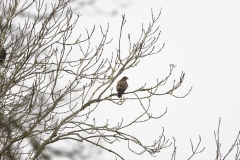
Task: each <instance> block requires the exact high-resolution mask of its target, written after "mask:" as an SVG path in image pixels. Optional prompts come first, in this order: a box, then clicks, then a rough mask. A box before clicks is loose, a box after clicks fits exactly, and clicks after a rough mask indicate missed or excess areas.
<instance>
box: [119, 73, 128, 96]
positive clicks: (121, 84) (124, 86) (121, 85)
mask: <svg viewBox="0 0 240 160" xmlns="http://www.w3.org/2000/svg"><path fill="white" fill-rule="evenodd" d="M127 79H128V77H123V78H122V79H121V80H120V81H118V83H117V87H116V89H117V91H118V98H121V97H122V94H123V93H124V91H125V90H126V89H127V87H128V83H127Z"/></svg>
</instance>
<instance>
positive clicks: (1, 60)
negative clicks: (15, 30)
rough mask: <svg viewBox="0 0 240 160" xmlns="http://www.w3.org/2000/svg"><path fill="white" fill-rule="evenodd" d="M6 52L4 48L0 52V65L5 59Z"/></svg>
mask: <svg viewBox="0 0 240 160" xmlns="http://www.w3.org/2000/svg"><path fill="white" fill-rule="evenodd" d="M6 55H7V53H6V50H5V49H4V48H2V49H1V52H0V64H2V63H3V62H4V60H5V58H6Z"/></svg>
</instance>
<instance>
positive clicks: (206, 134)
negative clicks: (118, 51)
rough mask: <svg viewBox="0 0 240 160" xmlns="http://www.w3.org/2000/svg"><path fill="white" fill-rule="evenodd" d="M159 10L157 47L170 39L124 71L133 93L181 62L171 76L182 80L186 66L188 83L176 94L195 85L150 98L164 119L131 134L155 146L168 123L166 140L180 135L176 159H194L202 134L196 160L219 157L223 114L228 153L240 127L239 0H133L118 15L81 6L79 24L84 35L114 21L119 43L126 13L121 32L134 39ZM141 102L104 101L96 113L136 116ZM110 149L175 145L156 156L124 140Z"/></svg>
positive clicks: (127, 153)
mask: <svg viewBox="0 0 240 160" xmlns="http://www.w3.org/2000/svg"><path fill="white" fill-rule="evenodd" d="M98 5H99V6H98V7H100V8H103V9H105V10H108V9H109V8H111V9H112V6H110V5H112V3H110V1H104V2H103V0H102V1H100V0H99V1H98ZM113 7H114V6H113ZM161 7H162V14H161V18H160V21H159V22H158V24H159V25H160V29H161V31H162V34H161V36H160V40H159V42H158V44H159V47H160V46H161V45H162V43H166V46H165V47H164V49H163V51H162V52H161V53H160V54H158V55H156V56H152V57H149V58H146V59H145V60H143V61H142V62H141V64H140V65H139V66H138V67H136V68H134V69H132V70H128V71H127V72H125V73H124V76H128V77H129V81H128V83H129V88H128V90H129V91H130V90H133V89H136V88H138V87H140V86H142V85H143V84H144V83H147V85H151V84H153V83H154V82H156V79H157V78H159V79H161V78H164V77H165V75H166V74H167V73H168V71H169V64H175V65H177V67H176V69H175V71H174V74H173V75H172V80H173V79H176V80H178V79H179V76H180V74H181V71H184V72H185V73H186V76H185V80H184V83H183V86H182V87H180V89H179V91H178V92H177V93H179V95H181V93H186V92H187V91H188V89H190V87H191V86H192V87H193V90H192V92H191V94H190V95H189V96H188V97H186V98H184V99H175V98H174V97H170V96H163V97H155V98H153V99H152V113H153V114H154V115H159V114H161V113H162V112H163V111H164V110H165V108H166V107H168V113H167V114H166V115H165V116H164V117H163V118H161V119H159V120H152V121H150V122H148V123H146V124H143V125H136V126H134V127H133V128H132V129H130V130H129V132H131V133H134V134H135V135H137V137H138V138H139V139H141V140H143V142H144V143H145V144H146V145H148V144H149V145H150V144H151V143H152V142H153V141H154V140H155V139H157V138H158V135H159V134H161V131H162V127H164V129H165V135H166V136H167V138H169V139H171V137H172V136H173V137H175V138H176V140H177V141H176V142H177V159H181V160H182V159H187V158H188V157H189V156H190V151H191V146H190V141H189V139H192V140H193V143H194V144H195V145H196V144H197V142H198V136H199V135H201V137H202V143H201V146H200V148H202V147H206V148H205V151H204V152H203V153H201V154H199V155H196V156H195V157H194V158H193V159H194V160H202V159H215V153H216V146H215V142H214V130H216V129H217V126H218V120H219V117H222V123H221V130H220V131H221V132H220V138H221V139H220V140H222V141H221V142H222V145H223V146H222V147H223V155H225V154H226V151H227V150H226V149H227V148H230V146H231V144H232V143H233V141H234V139H235V137H236V135H237V132H238V130H239V129H240V115H239V114H240V102H239V100H240V98H239V96H240V84H239V83H240V64H239V61H240V1H233V0H198V1H195V0H147V1H146V0H135V1H133V3H132V4H131V5H130V6H129V7H128V8H125V9H122V10H120V12H121V13H120V14H118V15H117V16H114V17H109V16H101V15H100V16H97V15H95V16H89V14H88V12H86V11H87V10H86V9H84V10H83V11H79V12H82V13H83V15H82V17H81V18H80V24H81V27H80V29H83V30H81V31H82V32H84V31H85V30H84V28H86V27H90V26H93V25H94V24H95V25H96V26H97V27H98V26H99V25H103V26H105V28H106V26H107V23H108V22H109V25H110V31H109V39H110V37H113V38H114V40H117V38H118V35H119V28H120V23H121V14H124V13H125V15H126V19H127V22H126V26H125V28H124V34H126V35H127V34H128V33H130V34H131V37H132V39H135V40H137V38H138V37H139V36H140V35H139V34H140V31H141V24H142V23H144V24H145V26H147V25H148V22H149V21H150V20H151V19H150V18H151V8H152V9H153V11H154V13H155V15H157V14H158V12H159V11H160V9H161ZM98 31H99V30H98ZM125 41H127V39H125ZM115 44H116V43H114V42H113V43H112V44H110V47H109V50H105V52H110V53H111V52H113V51H114V47H116V46H115ZM122 47H123V49H124V46H122ZM125 49H126V50H127V49H128V48H127V47H126V48H125ZM169 84H171V81H169ZM114 85H115V84H114ZM139 107H140V106H139V105H138V102H134V103H126V104H124V105H123V106H115V105H111V106H101V107H100V109H99V110H97V111H98V112H97V113H99V115H96V117H98V119H101V117H104V118H108V119H109V120H112V121H114V122H117V121H118V118H119V119H120V118H121V117H125V118H126V119H127V120H128V119H130V118H131V117H134V115H137V113H139V112H138V111H139V110H138V109H139ZM110 124H111V123H110ZM112 125H116V123H112ZM106 147H110V148H111V149H113V150H115V151H117V152H118V153H119V154H121V155H122V156H123V157H124V158H125V159H127V160H130V159H137V160H146V159H148V160H157V159H171V158H170V157H171V151H172V148H170V149H166V150H162V152H161V153H160V154H157V155H156V156H157V157H151V156H149V154H148V153H145V154H144V155H141V156H138V155H135V154H133V153H131V152H130V151H128V149H127V143H125V142H124V143H116V144H115V145H107V144H106ZM232 156H233V155H232ZM98 158H99V159H115V155H113V154H111V153H108V152H103V154H102V155H100V156H99V157H98ZM229 159H233V157H230V158H229Z"/></svg>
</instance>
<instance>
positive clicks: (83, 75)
mask: <svg viewBox="0 0 240 160" xmlns="http://www.w3.org/2000/svg"><path fill="white" fill-rule="evenodd" d="M71 2H72V1H71V0H59V1H58V2H56V3H53V4H51V6H49V5H44V4H45V2H44V1H35V0H33V1H32V0H31V1H26V0H25V1H18V0H10V1H9V0H5V1H1V2H0V5H1V8H2V11H1V17H0V20H1V23H0V24H1V26H0V29H1V42H0V43H1V44H0V46H1V48H5V49H6V52H7V57H6V60H5V61H4V63H3V64H2V65H1V73H0V77H1V84H0V91H1V92H0V98H1V101H0V102H1V112H0V113H1V114H0V126H1V130H0V135H1V138H0V145H1V152H0V153H1V158H3V159H38V158H40V157H41V158H42V159H51V158H53V156H57V155H58V156H66V157H70V158H71V159H73V158H76V157H75V156H79V155H76V154H74V153H76V152H79V148H75V150H74V149H73V150H71V151H65V150H64V149H61V148H58V144H59V142H63V143H67V144H69V145H73V144H77V145H78V146H79V144H85V143H89V144H93V145H95V146H97V147H98V148H101V149H103V150H106V151H109V152H111V153H113V154H115V155H116V156H117V157H119V158H121V159H124V158H123V157H122V156H121V155H120V154H119V153H118V152H117V151H113V150H111V149H109V148H107V147H105V146H104V143H102V142H101V141H104V142H105V143H109V144H112V143H114V142H115V141H127V142H128V148H129V150H131V151H132V152H134V153H136V154H143V153H144V152H148V153H149V154H150V155H154V154H156V153H158V152H160V151H161V150H162V149H164V148H166V147H169V146H170V145H171V142H170V141H169V139H167V138H166V137H165V135H164V130H163V132H162V134H161V135H160V136H159V137H158V138H157V139H156V140H155V141H154V143H153V144H152V145H146V144H143V143H142V142H141V140H140V139H138V138H136V136H134V135H131V134H129V133H128V132H126V131H124V129H126V128H130V127H131V126H132V125H133V124H136V123H144V122H146V121H148V120H151V119H159V118H161V117H162V116H163V115H164V114H166V112H167V109H166V111H165V112H163V113H162V114H160V115H158V116H156V117H155V116H152V115H151V114H150V113H149V108H150V106H151V97H153V96H163V95H172V96H173V97H176V98H184V97H185V96H187V95H188V94H189V93H190V91H191V89H190V90H189V91H188V92H187V93H186V94H185V95H182V96H177V95H175V94H174V92H175V91H176V90H177V89H178V88H179V87H180V86H181V85H182V83H183V80H184V76H185V74H184V73H182V74H181V75H180V77H179V79H178V80H177V81H174V82H173V84H172V86H171V87H170V88H169V89H168V90H167V91H164V92H160V91H159V88H161V87H162V86H164V85H165V84H166V83H167V82H168V80H169V77H170V76H171V74H172V72H173V69H174V67H175V66H174V65H170V71H169V74H168V75H167V76H166V77H165V78H163V79H162V80H157V81H156V84H154V85H152V86H150V87H147V86H146V85H143V86H139V88H138V89H135V90H127V92H125V93H124V95H123V98H122V99H119V98H117V93H116V91H115V90H113V89H112V88H113V87H114V88H115V86H114V85H115V84H116V82H117V80H118V79H120V77H121V76H122V74H123V73H124V71H126V70H128V69H131V68H133V67H136V66H137V64H138V63H140V61H141V60H142V59H143V58H145V57H147V56H153V55H155V54H158V53H159V52H160V51H161V50H162V49H163V47H164V44H163V45H162V46H161V47H158V46H159V44H158V43H157V42H158V39H159V36H160V33H161V32H160V31H159V26H156V22H157V21H158V20H159V16H160V14H161V12H160V13H159V14H158V15H157V16H156V17H155V16H154V15H153V13H152V17H151V22H150V23H149V25H148V27H146V28H145V27H143V26H142V33H141V35H140V36H139V39H138V41H136V42H132V40H131V38H130V35H128V40H129V53H127V54H123V52H122V50H121V49H122V45H121V44H122V35H123V27H124V24H125V23H126V19H125V16H124V15H123V16H122V24H121V26H120V30H119V37H118V46H117V47H116V51H113V52H112V54H111V56H110V57H109V56H108V57H107V58H105V57H106V56H104V51H105V50H104V48H105V47H106V45H108V44H110V42H111V38H108V29H109V28H108V27H107V28H105V29H104V28H102V27H100V29H101V38H100V39H99V43H98V44H97V45H95V47H92V36H93V34H94V32H95V27H93V28H92V29H91V30H89V29H87V30H86V33H85V35H86V36H85V37H84V36H82V35H81V34H79V31H78V30H76V28H75V27H76V25H77V23H78V20H79V17H80V16H81V15H80V14H79V13H76V14H75V13H74V12H73V11H72V9H71V6H70V5H71ZM33 7H34V11H35V12H36V13H37V14H36V15H35V16H34V18H33V19H31V18H26V19H25V20H24V21H22V22H19V24H18V26H17V27H13V25H12V23H13V21H16V19H17V18H18V16H19V15H20V14H23V13H24V14H28V15H30V13H29V12H30V11H32V8H33ZM47 12H50V14H45V13H47ZM72 35H75V36H74V38H75V39H73V37H71V36H72ZM73 57H74V59H73ZM129 100H133V101H134V102H135V103H136V104H138V105H139V107H140V108H141V110H142V113H141V114H140V115H138V116H137V117H133V118H132V121H131V122H129V123H127V124H126V123H123V120H122V121H120V122H119V123H118V125H116V126H114V127H110V126H109V124H108V122H106V124H104V125H98V124H97V122H96V121H95V119H93V120H92V118H91V114H92V113H93V112H94V111H95V110H96V108H97V107H99V106H100V105H101V104H103V102H108V103H109V104H111V105H113V106H115V105H124V103H125V102H126V101H129ZM146 102H147V103H148V105H144V104H145V103H146ZM200 140H201V139H200ZM73 142H75V143H73ZM174 142H175V141H174ZM131 143H134V144H136V145H138V146H140V147H141V148H142V151H141V152H137V151H135V150H134V149H133V148H131V145H130V144H131ZM126 147H127V146H126ZM197 148H198V147H197ZM195 153H197V152H196V151H195V150H194V149H193V154H195ZM81 156H83V155H82V154H81ZM173 156H174V155H173ZM82 158H84V157H82ZM85 158H86V157H85Z"/></svg>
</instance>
